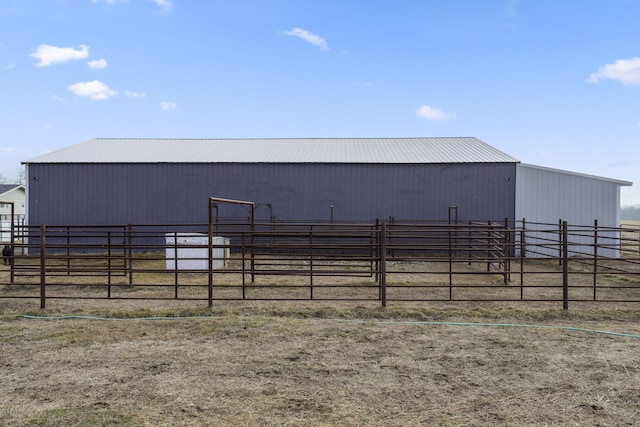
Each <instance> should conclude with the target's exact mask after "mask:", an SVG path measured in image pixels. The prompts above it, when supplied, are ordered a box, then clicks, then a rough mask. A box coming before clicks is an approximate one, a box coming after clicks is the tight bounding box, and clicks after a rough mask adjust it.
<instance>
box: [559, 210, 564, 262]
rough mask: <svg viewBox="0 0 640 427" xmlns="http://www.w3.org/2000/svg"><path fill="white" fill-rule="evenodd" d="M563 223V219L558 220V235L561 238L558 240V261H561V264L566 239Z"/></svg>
mask: <svg viewBox="0 0 640 427" xmlns="http://www.w3.org/2000/svg"><path fill="white" fill-rule="evenodd" d="M563 224H564V223H563V222H562V220H561V219H559V220H558V237H559V238H560V239H559V240H558V255H559V256H558V263H559V265H562V258H563V257H562V253H563V250H564V240H565V239H564V237H565V236H564V233H563V230H564V227H563Z"/></svg>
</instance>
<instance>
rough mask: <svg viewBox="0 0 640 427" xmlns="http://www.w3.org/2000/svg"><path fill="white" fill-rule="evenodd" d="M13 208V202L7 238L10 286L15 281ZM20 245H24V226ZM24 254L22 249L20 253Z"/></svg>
mask: <svg viewBox="0 0 640 427" xmlns="http://www.w3.org/2000/svg"><path fill="white" fill-rule="evenodd" d="M14 209H15V206H14V204H13V202H11V225H10V226H9V227H10V233H11V234H10V236H9V245H10V246H11V258H9V259H10V260H11V262H10V263H9V270H10V271H11V272H10V273H9V274H10V275H11V277H10V278H9V283H11V284H12V285H13V284H14V281H15V265H16V245H15V243H16V239H15V224H14V219H13V217H14V215H15V210H14ZM22 236H23V237H22V243H23V244H24V224H22ZM21 254H24V247H23V248H22V253H21Z"/></svg>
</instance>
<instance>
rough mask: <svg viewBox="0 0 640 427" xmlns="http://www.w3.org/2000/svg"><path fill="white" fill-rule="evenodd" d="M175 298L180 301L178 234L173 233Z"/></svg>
mask: <svg viewBox="0 0 640 427" xmlns="http://www.w3.org/2000/svg"><path fill="white" fill-rule="evenodd" d="M173 287H174V289H173V297H174V298H175V299H178V232H177V231H174V232H173Z"/></svg>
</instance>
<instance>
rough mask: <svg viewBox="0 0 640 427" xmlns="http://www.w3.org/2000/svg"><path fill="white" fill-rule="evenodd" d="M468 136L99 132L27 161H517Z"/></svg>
mask: <svg viewBox="0 0 640 427" xmlns="http://www.w3.org/2000/svg"><path fill="white" fill-rule="evenodd" d="M514 162H518V160H516V159H514V158H513V157H511V156H509V155H507V154H505V153H503V152H502V151H500V150H497V149H496V148H493V147H492V146H490V145H488V144H486V143H485V142H483V141H480V140H479V139H477V138H473V137H464V138H452V137H446V138H440V137H438V138H255V139H179V138H177V139H169V138H162V139H151V138H143V139H139V138H96V139H92V140H89V141H86V142H83V143H80V144H76V145H72V146H70V147H67V148H63V149H61V150H58V151H54V152H51V153H47V154H44V155H41V156H38V157H35V158H33V159H30V160H27V161H24V162H23V163H389V164H403V163H406V164H408V163H414V164H422V163H514Z"/></svg>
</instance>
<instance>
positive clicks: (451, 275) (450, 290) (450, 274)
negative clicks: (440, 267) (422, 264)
mask: <svg viewBox="0 0 640 427" xmlns="http://www.w3.org/2000/svg"><path fill="white" fill-rule="evenodd" d="M448 229H449V239H448V250H449V254H448V255H449V301H451V299H452V297H453V248H452V243H451V227H448Z"/></svg>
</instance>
